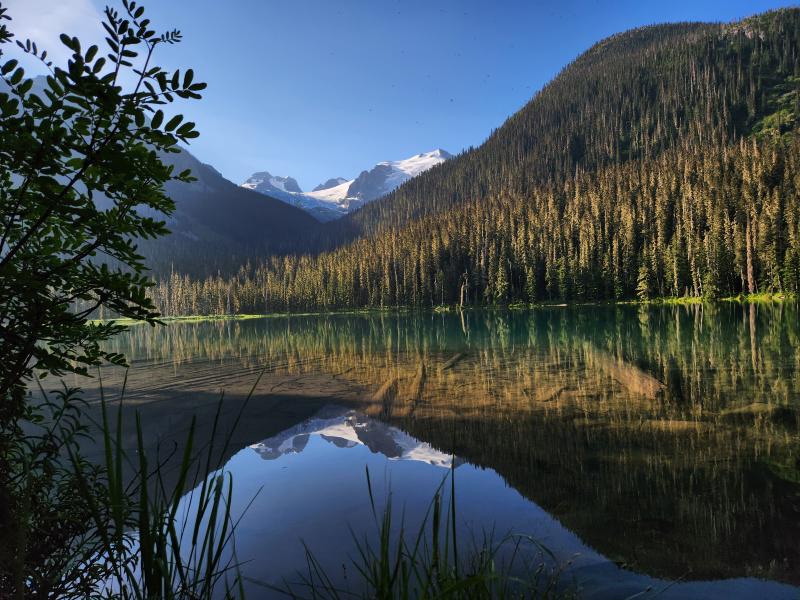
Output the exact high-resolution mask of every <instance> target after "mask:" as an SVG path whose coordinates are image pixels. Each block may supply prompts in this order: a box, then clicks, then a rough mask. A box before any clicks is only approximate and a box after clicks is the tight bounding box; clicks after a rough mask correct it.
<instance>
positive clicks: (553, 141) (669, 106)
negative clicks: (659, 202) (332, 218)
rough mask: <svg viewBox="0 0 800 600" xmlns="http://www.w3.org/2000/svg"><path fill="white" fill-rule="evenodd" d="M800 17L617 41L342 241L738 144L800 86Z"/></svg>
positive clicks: (659, 30) (598, 48) (672, 27)
mask: <svg viewBox="0 0 800 600" xmlns="http://www.w3.org/2000/svg"><path fill="white" fill-rule="evenodd" d="M797 21H798V19H797V10H796V9H791V10H783V11H778V12H773V13H767V14H765V15H761V16H759V17H757V18H754V19H750V20H745V21H742V22H740V23H734V24H731V25H721V24H705V23H680V24H669V25H658V26H651V27H644V28H641V29H636V30H632V31H628V32H625V33H621V34H617V35H614V36H612V37H610V38H608V39H605V40H603V41H601V42H599V43H597V44H595V45H594V46H593V47H592V48H590V49H589V50H588V51H587V52H585V53H584V54H583V55H581V56H580V57H579V58H578V59H576V60H575V61H574V62H573V63H571V64H570V65H568V66H567V67H565V68H564V69H563V71H562V72H561V73H560V74H559V75H558V76H557V77H556V78H555V79H554V80H553V81H552V82H551V83H549V84H548V85H547V86H545V87H544V88H543V89H542V90H541V91H540V92H539V93H538V94H536V96H535V97H534V98H533V99H532V100H531V101H530V102H529V103H528V104H527V105H526V106H525V107H524V108H522V109H521V110H520V111H519V112H517V113H516V114H515V115H513V116H512V117H510V118H509V119H508V120H507V121H506V122H505V123H504V124H503V126H502V127H500V128H499V129H498V130H496V131H495V132H494V133H493V134H492V135H491V136H489V138H488V139H487V140H486V142H485V143H484V144H483V145H481V146H480V147H479V148H476V149H472V150H470V151H468V152H466V153H464V154H462V155H460V156H458V157H456V158H454V159H453V160H451V161H448V162H447V163H446V164H445V165H444V166H443V167H441V168H440V169H437V170H436V171H435V172H434V171H432V172H429V173H426V174H422V175H421V176H419V177H417V178H415V179H414V180H412V181H411V182H409V183H408V184H407V185H405V186H403V187H402V188H400V189H398V190H396V191H395V192H394V193H392V194H390V195H389V196H387V197H386V198H385V199H384V200H383V201H382V202H380V203H379V204H371V205H368V206H365V207H364V208H362V209H361V210H360V211H358V212H355V213H353V214H352V215H350V216H348V217H347V218H346V219H345V220H344V221H343V222H342V223H341V224H340V229H339V235H340V236H341V238H340V239H342V240H346V239H352V238H353V237H355V236H358V235H361V234H369V233H371V232H374V231H377V230H380V229H381V228H384V227H391V226H398V225H403V224H405V223H407V222H409V221H412V220H414V219H416V218H418V217H420V216H422V215H427V214H436V213H439V212H442V211H445V210H448V209H449V208H450V207H451V206H452V205H453V204H458V203H460V202H465V201H468V200H477V199H481V198H485V197H488V196H490V195H495V194H497V193H498V192H499V191H501V190H503V191H509V192H514V193H519V194H526V193H528V192H529V191H530V190H531V189H533V188H534V187H535V186H539V185H547V184H548V183H550V182H559V181H562V180H563V179H564V178H565V177H567V176H569V175H570V174H574V173H575V171H576V170H594V169H597V168H601V167H603V166H606V165H611V164H618V163H622V162H626V161H630V160H637V159H645V158H654V157H656V156H658V155H659V154H660V153H661V152H663V151H665V150H667V149H670V148H676V147H685V148H688V147H693V146H697V145H700V144H706V143H709V142H712V141H713V142H714V143H717V144H719V143H724V142H730V141H732V140H734V139H736V138H738V137H740V136H742V135H747V134H749V133H751V132H753V131H755V130H757V129H759V128H760V127H761V128H763V127H764V126H765V125H766V126H768V125H769V115H771V114H774V113H776V112H779V111H778V110H777V109H776V106H775V104H776V102H778V101H779V99H780V97H781V96H782V94H784V93H786V92H787V91H789V92H791V90H792V89H794V90H796V88H797V84H796V82H795V83H791V82H790V81H789V78H790V77H791V76H793V75H795V76H796V75H798V73H797V64H798V61H799V60H800V58H798V54H797V28H798V24H797ZM787 84H788V87H789V89H788V90H787V89H786V87H787ZM795 98H796V96H795ZM790 103H791V102H790ZM793 110H794V113H792V114H794V115H795V118H796V115H797V111H796V110H795V109H793ZM341 226H346V227H341Z"/></svg>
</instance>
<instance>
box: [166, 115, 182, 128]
mask: <svg viewBox="0 0 800 600" xmlns="http://www.w3.org/2000/svg"><path fill="white" fill-rule="evenodd" d="M181 121H183V115H175V116H174V117H172V118H171V119H170V120H169V122H167V124H166V126H165V127H164V130H165V131H172V130H173V129H175V128H176V127H177V126H178V124H179V123H180V122H181Z"/></svg>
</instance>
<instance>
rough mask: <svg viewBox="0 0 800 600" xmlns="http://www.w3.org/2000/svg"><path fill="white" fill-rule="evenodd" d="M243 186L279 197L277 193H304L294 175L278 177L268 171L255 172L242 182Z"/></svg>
mask: <svg viewBox="0 0 800 600" xmlns="http://www.w3.org/2000/svg"><path fill="white" fill-rule="evenodd" d="M242 187H243V188H247V189H250V190H255V191H257V192H261V193H262V194H265V195H267V196H273V197H277V196H276V194H278V195H279V194H302V193H303V190H301V189H300V186H299V185H297V181H295V180H294V179H293V178H292V177H276V176H273V175H270V174H269V173H268V172H267V171H260V172H258V173H253V174H252V175H251V176H250V178H249V179H248V180H247V181H245V182H244V183H243V184H242Z"/></svg>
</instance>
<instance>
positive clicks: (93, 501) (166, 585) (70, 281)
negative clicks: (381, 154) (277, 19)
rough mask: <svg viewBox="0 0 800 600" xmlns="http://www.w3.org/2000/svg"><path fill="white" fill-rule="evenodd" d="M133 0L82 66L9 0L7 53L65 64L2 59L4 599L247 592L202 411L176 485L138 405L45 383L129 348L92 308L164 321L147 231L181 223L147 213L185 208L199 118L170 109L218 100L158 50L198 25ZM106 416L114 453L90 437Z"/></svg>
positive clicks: (0, 516) (0, 495)
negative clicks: (126, 430) (97, 456)
mask: <svg viewBox="0 0 800 600" xmlns="http://www.w3.org/2000/svg"><path fill="white" fill-rule="evenodd" d="M122 5H123V11H122V13H120V12H118V11H117V10H114V9H111V8H107V9H106V11H105V20H104V22H103V23H102V25H103V27H104V28H105V30H106V33H107V35H108V37H107V39H106V42H107V46H108V48H107V50H108V52H107V53H106V52H103V51H101V50H100V49H99V48H98V47H97V46H91V47H89V48H82V47H81V43H80V41H79V40H78V39H77V38H74V37H70V36H68V35H66V34H63V35H62V36H61V42H62V43H63V44H64V46H66V47H67V48H68V49H69V51H70V53H71V58H70V60H69V63H68V65H67V67H66V68H61V67H60V66H54V65H53V64H52V63H51V62H50V61H49V60H48V56H47V52H46V50H45V49H42V48H39V47H37V45H36V44H35V43H34V42H32V41H31V40H14V39H13V38H14V36H13V34H12V33H11V31H10V30H9V26H8V24H7V23H4V21H9V20H10V16H9V15H8V14H7V10H6V9H5V8H3V7H2V6H1V5H0V57H2V54H3V47H2V45H3V44H9V43H13V42H14V41H16V42H17V44H18V45H19V47H20V48H21V49H22V50H23V51H25V52H26V53H27V54H29V55H30V56H32V57H34V58H36V59H38V60H39V61H41V63H42V64H43V65H44V66H45V67H46V68H47V69H48V72H49V75H48V76H47V78H46V81H45V83H44V85H40V83H41V81H39V82H38V83H37V82H35V81H34V80H32V79H29V78H27V77H26V76H25V73H24V71H23V69H22V68H21V67H19V66H18V62H17V61H16V60H13V59H12V60H5V58H4V57H3V61H2V63H1V64H0V77H2V83H0V148H2V151H0V214H1V215H2V222H0V363H2V364H3V370H2V373H0V507H1V508H0V596H2V597H3V598H15V599H16V598H19V599H22V598H76V599H77V598H88V597H100V598H125V599H127V598H130V599H137V600H138V599H141V600H144V599H146V598H147V599H149V598H176V599H187V600H188V599H190V598H191V599H193V600H194V599H198V598H211V597H223V595H224V597H232V595H233V591H235V589H234V590H233V591H232V590H231V589H228V586H235V585H236V581H237V579H236V573H235V570H232V569H233V567H234V566H235V562H234V559H233V558H232V555H231V554H230V551H229V550H228V546H229V543H230V531H231V527H232V523H231V522H230V510H229V508H230V504H229V503H230V490H231V484H230V480H229V479H227V480H226V478H225V474H224V473H217V474H215V476H214V477H212V478H209V479H207V478H205V473H207V472H208V471H209V469H211V468H212V467H213V468H218V467H219V466H220V465H219V464H216V463H213V461H212V450H211V448H212V446H208V449H207V454H206V455H205V457H204V455H203V454H202V453H200V454H198V453H196V450H195V447H194V443H193V442H194V440H193V427H192V428H191V429H190V432H189V437H188V439H187V440H186V442H185V444H184V445H183V448H184V452H183V456H182V460H181V462H180V464H179V468H178V470H177V473H178V482H177V485H175V486H167V485H166V484H165V483H164V479H163V476H164V473H163V471H162V467H163V465H164V463H163V462H162V460H163V459H164V457H155V459H152V458H148V456H147V454H146V453H145V448H144V446H143V444H142V430H141V427H140V426H138V424H137V429H136V435H137V438H138V441H139V444H138V452H137V454H136V456H127V455H125V454H124V453H123V452H122V449H121V440H122V439H123V435H124V434H123V431H122V422H121V419H118V421H117V425H116V430H114V429H113V428H112V426H111V424H110V422H109V420H108V418H107V415H106V413H105V410H104V412H103V420H102V423H100V424H95V427H94V428H92V427H91V426H90V424H88V423H87V409H86V406H85V404H84V403H83V402H82V401H81V399H80V397H79V390H75V389H67V388H66V387H65V388H64V390H63V391H61V392H58V393H56V394H54V395H52V396H51V397H49V398H48V397H47V395H46V394H45V392H44V390H43V389H42V388H41V387H40V389H41V392H42V395H41V397H40V398H37V397H35V396H33V395H32V394H31V393H30V392H29V391H28V388H29V386H30V385H31V384H33V383H34V382H38V381H39V378H40V377H44V376H46V375H56V376H59V375H63V374H65V373H76V374H88V369H89V367H90V366H92V365H98V364H100V363H101V362H102V361H108V362H111V363H112V364H116V365H122V364H124V360H125V359H124V357H123V355H121V354H118V353H114V352H109V351H108V350H107V349H105V348H103V347H101V344H102V343H103V342H106V341H107V340H109V339H110V338H111V337H112V336H114V335H115V334H117V333H119V332H121V331H123V330H124V329H125V325H124V324H123V323H120V322H90V321H89V320H88V317H89V316H90V315H91V314H92V313H93V312H94V311H95V310H96V309H98V308H100V307H103V308H104V309H105V310H107V311H110V312H112V313H114V314H117V315H119V316H121V317H122V318H124V319H127V320H129V321H130V320H132V321H143V322H147V323H151V324H156V323H158V319H157V317H158V316H159V315H158V312H156V310H155V307H154V305H153V303H152V301H151V300H150V298H149V297H148V296H147V293H146V292H147V290H148V288H149V287H150V286H151V285H152V284H151V282H150V280H149V278H148V277H146V276H145V275H144V271H145V265H144V262H143V257H142V256H141V255H140V254H139V253H138V251H137V246H136V241H137V240H139V239H142V238H154V237H157V236H159V235H162V234H164V233H166V231H167V230H166V228H165V225H164V222H163V221H159V220H158V219H157V218H154V217H153V216H143V215H144V214H148V213H147V211H149V214H154V215H162V216H163V215H167V214H169V213H170V212H171V211H172V210H173V209H174V203H173V202H172V200H171V199H170V198H169V197H168V196H167V195H166V194H165V192H164V185H165V184H166V183H167V182H169V181H181V182H188V181H191V177H190V174H189V172H188V171H184V172H182V173H179V174H174V173H173V168H172V167H170V166H167V165H165V164H164V162H163V161H162V159H163V157H164V156H165V155H166V154H168V153H171V152H175V151H176V148H177V144H178V142H179V141H182V142H188V141H189V140H190V139H192V138H194V137H196V136H197V132H196V131H195V130H194V124H193V123H188V122H186V123H184V122H183V118H182V117H181V116H180V115H176V116H173V117H171V118H170V117H165V114H164V112H163V111H162V109H161V107H162V106H163V105H166V104H168V103H170V102H172V101H173V99H174V98H175V97H179V98H186V99H189V98H200V95H199V92H200V91H201V90H202V89H203V88H204V87H205V84H202V83H196V82H194V80H193V73H192V71H191V69H189V70H187V71H185V72H183V73H181V72H179V71H175V72H174V73H172V74H169V75H168V74H167V73H166V72H165V71H163V70H162V69H161V68H159V67H157V66H155V65H154V64H153V63H152V58H153V56H154V55H155V53H156V50H157V49H160V48H161V47H162V46H165V45H170V44H175V43H177V42H178V41H180V39H181V36H180V33H179V32H178V31H176V30H175V31H170V32H166V33H164V34H160V35H159V34H156V33H155V31H154V30H152V29H150V27H151V24H150V21H149V20H148V19H146V18H145V17H144V10H143V8H142V7H139V6H137V5H136V3H135V2H131V1H129V0H122ZM98 25H99V24H98ZM127 77H132V78H133V84H132V85H131V86H130V89H129V90H127V89H125V87H127V86H123V83H122V81H124V80H125V78H127ZM142 209H144V210H142ZM111 265H116V266H111ZM77 304H82V307H79V306H76V305H77ZM120 414H121V413H120ZM98 432H99V434H100V435H102V436H103V439H104V445H105V460H104V461H103V462H102V464H100V465H97V464H91V463H90V462H88V461H87V460H86V458H85V457H84V456H83V455H82V452H81V450H82V448H81V445H82V443H83V442H85V440H86V438H87V437H90V436H92V435H97V434H98ZM201 464H202V466H203V467H204V469H199V468H198V466H199V465H201ZM198 477H199V480H198V479H197V478H198ZM195 486H197V487H196V489H194V491H193V492H192V493H193V494H194V496H195V497H196V498H197V502H196V506H195V507H194V509H193V510H192V511H191V514H190V515H189V516H188V519H187V521H186V523H185V525H186V526H188V528H186V527H185V528H183V529H181V530H178V528H177V521H176V513H177V510H178V507H179V505H180V504H181V502H182V497H183V494H184V492H185V491H186V489H190V488H194V487H195ZM187 535H190V536H191V539H190V540H189V539H188V538H187ZM189 542H191V543H190V548H189V550H188V551H187V550H186V547H185V546H186V545H189Z"/></svg>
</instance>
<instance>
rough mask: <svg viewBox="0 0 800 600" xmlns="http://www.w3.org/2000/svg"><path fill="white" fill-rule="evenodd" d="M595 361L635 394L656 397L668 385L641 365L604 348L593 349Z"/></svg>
mask: <svg viewBox="0 0 800 600" xmlns="http://www.w3.org/2000/svg"><path fill="white" fill-rule="evenodd" d="M592 354H593V355H594V363H595V364H596V365H597V366H598V367H599V368H600V369H602V370H603V371H605V372H606V373H608V374H609V375H610V376H611V378H612V379H613V380H614V381H616V382H617V383H619V384H620V385H621V386H622V387H624V388H626V389H627V390H628V391H631V392H633V393H635V394H641V395H642V396H646V397H648V398H650V399H655V398H656V397H657V396H658V395H659V394H660V393H661V392H662V391H663V390H664V389H666V386H665V385H664V384H663V383H661V382H660V381H659V380H658V379H656V378H655V377H653V376H652V375H650V374H649V373H647V372H645V371H643V370H642V369H640V368H639V367H637V366H635V365H633V364H631V363H629V362H626V361H624V360H622V359H621V358H616V357H614V356H612V355H611V354H609V353H608V352H604V351H602V350H593V351H592Z"/></svg>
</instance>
